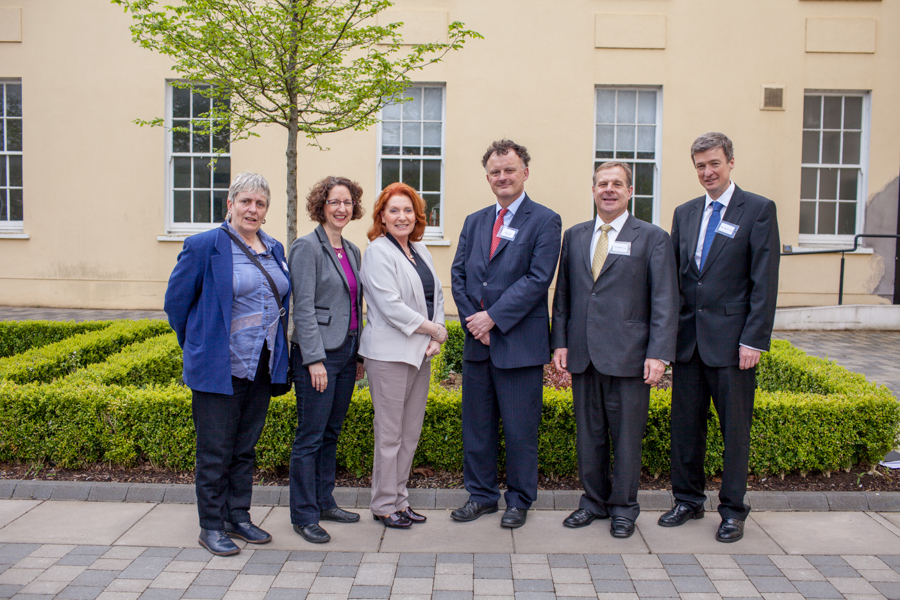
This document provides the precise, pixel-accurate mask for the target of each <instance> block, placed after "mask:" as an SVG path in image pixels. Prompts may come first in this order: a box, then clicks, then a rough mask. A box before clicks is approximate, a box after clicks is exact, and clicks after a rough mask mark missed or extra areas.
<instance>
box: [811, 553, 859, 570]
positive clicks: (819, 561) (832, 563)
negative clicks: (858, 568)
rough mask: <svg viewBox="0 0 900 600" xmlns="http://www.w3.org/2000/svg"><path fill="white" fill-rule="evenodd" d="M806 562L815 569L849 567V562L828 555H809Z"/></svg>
mask: <svg viewBox="0 0 900 600" xmlns="http://www.w3.org/2000/svg"><path fill="white" fill-rule="evenodd" d="M806 560H808V561H809V564H811V565H813V566H815V567H820V566H821V567H849V566H850V565H848V564H847V561H846V560H844V559H843V558H841V557H840V556H831V555H827V554H808V555H807V556H806Z"/></svg>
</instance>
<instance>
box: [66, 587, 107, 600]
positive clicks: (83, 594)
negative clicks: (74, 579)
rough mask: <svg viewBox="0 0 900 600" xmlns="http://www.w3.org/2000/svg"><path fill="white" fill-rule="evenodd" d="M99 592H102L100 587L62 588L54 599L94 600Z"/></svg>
mask: <svg viewBox="0 0 900 600" xmlns="http://www.w3.org/2000/svg"><path fill="white" fill-rule="evenodd" d="M101 592H103V588H102V587H79V586H74V585H69V586H66V587H65V588H63V590H62V591H61V592H59V593H58V594H57V595H56V597H57V598H58V599H59V600H95V598H96V597H97V596H99V595H100V593H101Z"/></svg>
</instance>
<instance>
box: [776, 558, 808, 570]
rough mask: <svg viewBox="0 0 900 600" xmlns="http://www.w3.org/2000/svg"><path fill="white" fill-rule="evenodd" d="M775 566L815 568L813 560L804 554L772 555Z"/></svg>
mask: <svg viewBox="0 0 900 600" xmlns="http://www.w3.org/2000/svg"><path fill="white" fill-rule="evenodd" d="M769 558H770V559H771V560H772V562H773V563H775V566H776V567H778V568H779V569H814V568H815V567H814V566H813V565H812V563H811V562H809V561H808V560H806V558H805V557H803V556H787V555H785V556H777V555H776V556H770V557H769Z"/></svg>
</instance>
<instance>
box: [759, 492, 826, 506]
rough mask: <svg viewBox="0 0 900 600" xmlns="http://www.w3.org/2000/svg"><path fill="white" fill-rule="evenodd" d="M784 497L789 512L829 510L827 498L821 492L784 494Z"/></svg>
mask: <svg viewBox="0 0 900 600" xmlns="http://www.w3.org/2000/svg"><path fill="white" fill-rule="evenodd" d="M784 495H785V496H786V497H787V500H788V506H789V507H790V509H791V510H829V509H830V506H829V504H828V497H827V496H825V494H824V493H822V492H784ZM760 508H761V507H760Z"/></svg>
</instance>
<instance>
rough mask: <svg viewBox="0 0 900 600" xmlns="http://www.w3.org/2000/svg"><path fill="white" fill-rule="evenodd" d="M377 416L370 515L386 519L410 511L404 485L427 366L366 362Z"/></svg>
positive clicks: (420, 412) (413, 449) (416, 435)
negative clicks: (382, 516) (400, 511)
mask: <svg viewBox="0 0 900 600" xmlns="http://www.w3.org/2000/svg"><path fill="white" fill-rule="evenodd" d="M365 364H366V373H367V375H368V377H369V391H370V392H371V393H372V407H373V408H374V410H375V423H374V427H375V457H374V460H373V461H372V502H371V504H370V505H369V506H370V508H371V509H372V514H375V515H389V514H391V513H393V512H397V511H399V510H403V509H404V508H406V507H407V506H409V502H407V496H408V495H409V494H408V493H407V491H406V482H407V480H408V479H409V469H410V467H412V461H413V455H414V454H415V453H416V447H417V446H418V445H419V436H420V435H421V433H422V421H423V420H424V419H425V404H426V403H427V402H428V383H429V381H430V378H431V361H427V362H424V363H423V364H422V366H421V368H418V369H417V368H415V367H413V366H410V365H408V364H406V363H402V362H384V361H380V360H373V359H370V358H367V359H365Z"/></svg>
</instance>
